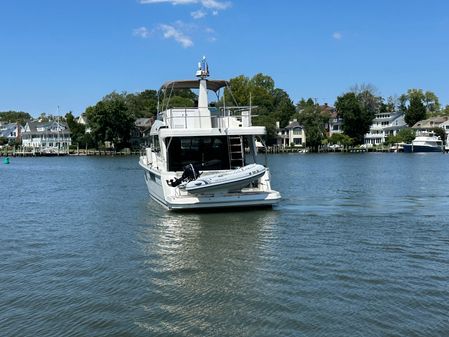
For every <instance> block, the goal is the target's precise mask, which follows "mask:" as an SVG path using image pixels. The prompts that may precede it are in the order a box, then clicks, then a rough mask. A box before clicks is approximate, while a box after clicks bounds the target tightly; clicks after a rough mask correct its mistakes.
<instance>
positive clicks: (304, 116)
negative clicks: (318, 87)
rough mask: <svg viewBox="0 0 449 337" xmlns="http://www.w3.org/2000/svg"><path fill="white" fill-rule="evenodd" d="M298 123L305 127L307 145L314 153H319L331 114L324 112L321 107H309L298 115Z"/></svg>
mask: <svg viewBox="0 0 449 337" xmlns="http://www.w3.org/2000/svg"><path fill="white" fill-rule="evenodd" d="M297 116H298V122H299V123H300V124H302V125H303V127H304V132H305V134H306V145H307V146H308V147H309V148H310V149H311V151H312V152H317V151H318V147H319V146H320V145H321V144H322V141H323V140H324V139H325V132H326V130H325V127H324V125H325V123H326V122H327V121H329V118H330V116H329V114H328V113H327V112H325V111H323V110H322V109H321V108H320V106H319V105H317V104H316V105H315V104H314V105H308V106H306V107H305V108H304V109H303V110H302V111H301V112H300V113H298V115H297Z"/></svg>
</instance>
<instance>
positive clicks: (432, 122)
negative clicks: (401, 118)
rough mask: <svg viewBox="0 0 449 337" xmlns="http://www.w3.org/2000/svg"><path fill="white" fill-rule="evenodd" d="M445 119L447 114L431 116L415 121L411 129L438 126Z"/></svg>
mask: <svg viewBox="0 0 449 337" xmlns="http://www.w3.org/2000/svg"><path fill="white" fill-rule="evenodd" d="M447 120H448V117H447V116H435V117H431V118H428V119H424V120H422V121H419V122H417V123H416V124H415V125H413V129H419V128H434V127H438V126H439V125H440V124H442V123H444V122H446V121H447Z"/></svg>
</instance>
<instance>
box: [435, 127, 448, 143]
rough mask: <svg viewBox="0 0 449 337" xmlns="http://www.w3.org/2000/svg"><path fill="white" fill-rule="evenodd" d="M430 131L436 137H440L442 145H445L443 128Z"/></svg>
mask: <svg viewBox="0 0 449 337" xmlns="http://www.w3.org/2000/svg"><path fill="white" fill-rule="evenodd" d="M432 131H433V132H434V133H435V135H436V136H438V137H440V139H441V140H442V141H443V144H444V145H446V131H444V129H443V128H433V129H432Z"/></svg>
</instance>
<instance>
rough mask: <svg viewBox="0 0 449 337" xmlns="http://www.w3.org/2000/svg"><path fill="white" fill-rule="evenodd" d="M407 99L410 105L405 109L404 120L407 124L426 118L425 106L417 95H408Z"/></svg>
mask: <svg viewBox="0 0 449 337" xmlns="http://www.w3.org/2000/svg"><path fill="white" fill-rule="evenodd" d="M409 100H410V105H409V106H408V107H407V108H406V110H405V115H404V120H405V122H406V123H407V124H408V125H409V126H413V125H415V124H416V123H417V122H419V121H420V120H423V119H425V118H426V107H425V106H424V104H423V102H422V99H421V98H420V97H419V96H418V95H412V96H410V98H409Z"/></svg>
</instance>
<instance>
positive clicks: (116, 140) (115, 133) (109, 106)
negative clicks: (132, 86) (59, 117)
mask: <svg viewBox="0 0 449 337" xmlns="http://www.w3.org/2000/svg"><path fill="white" fill-rule="evenodd" d="M125 96H126V95H125V94H118V93H116V92H113V93H111V94H109V95H107V96H105V97H104V98H103V99H102V100H101V101H100V102H98V103H97V104H96V105H95V106H93V107H89V108H87V109H86V115H87V119H88V121H89V125H88V126H89V127H90V128H91V130H92V131H91V134H92V137H93V140H94V141H95V143H96V144H97V145H101V144H104V142H106V141H109V142H113V144H114V146H115V147H116V148H117V149H120V148H123V147H126V146H128V145H129V139H130V135H131V128H132V127H133V124H134V119H135V118H134V116H133V115H132V114H131V113H129V110H128V107H127V105H126V99H125Z"/></svg>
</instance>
